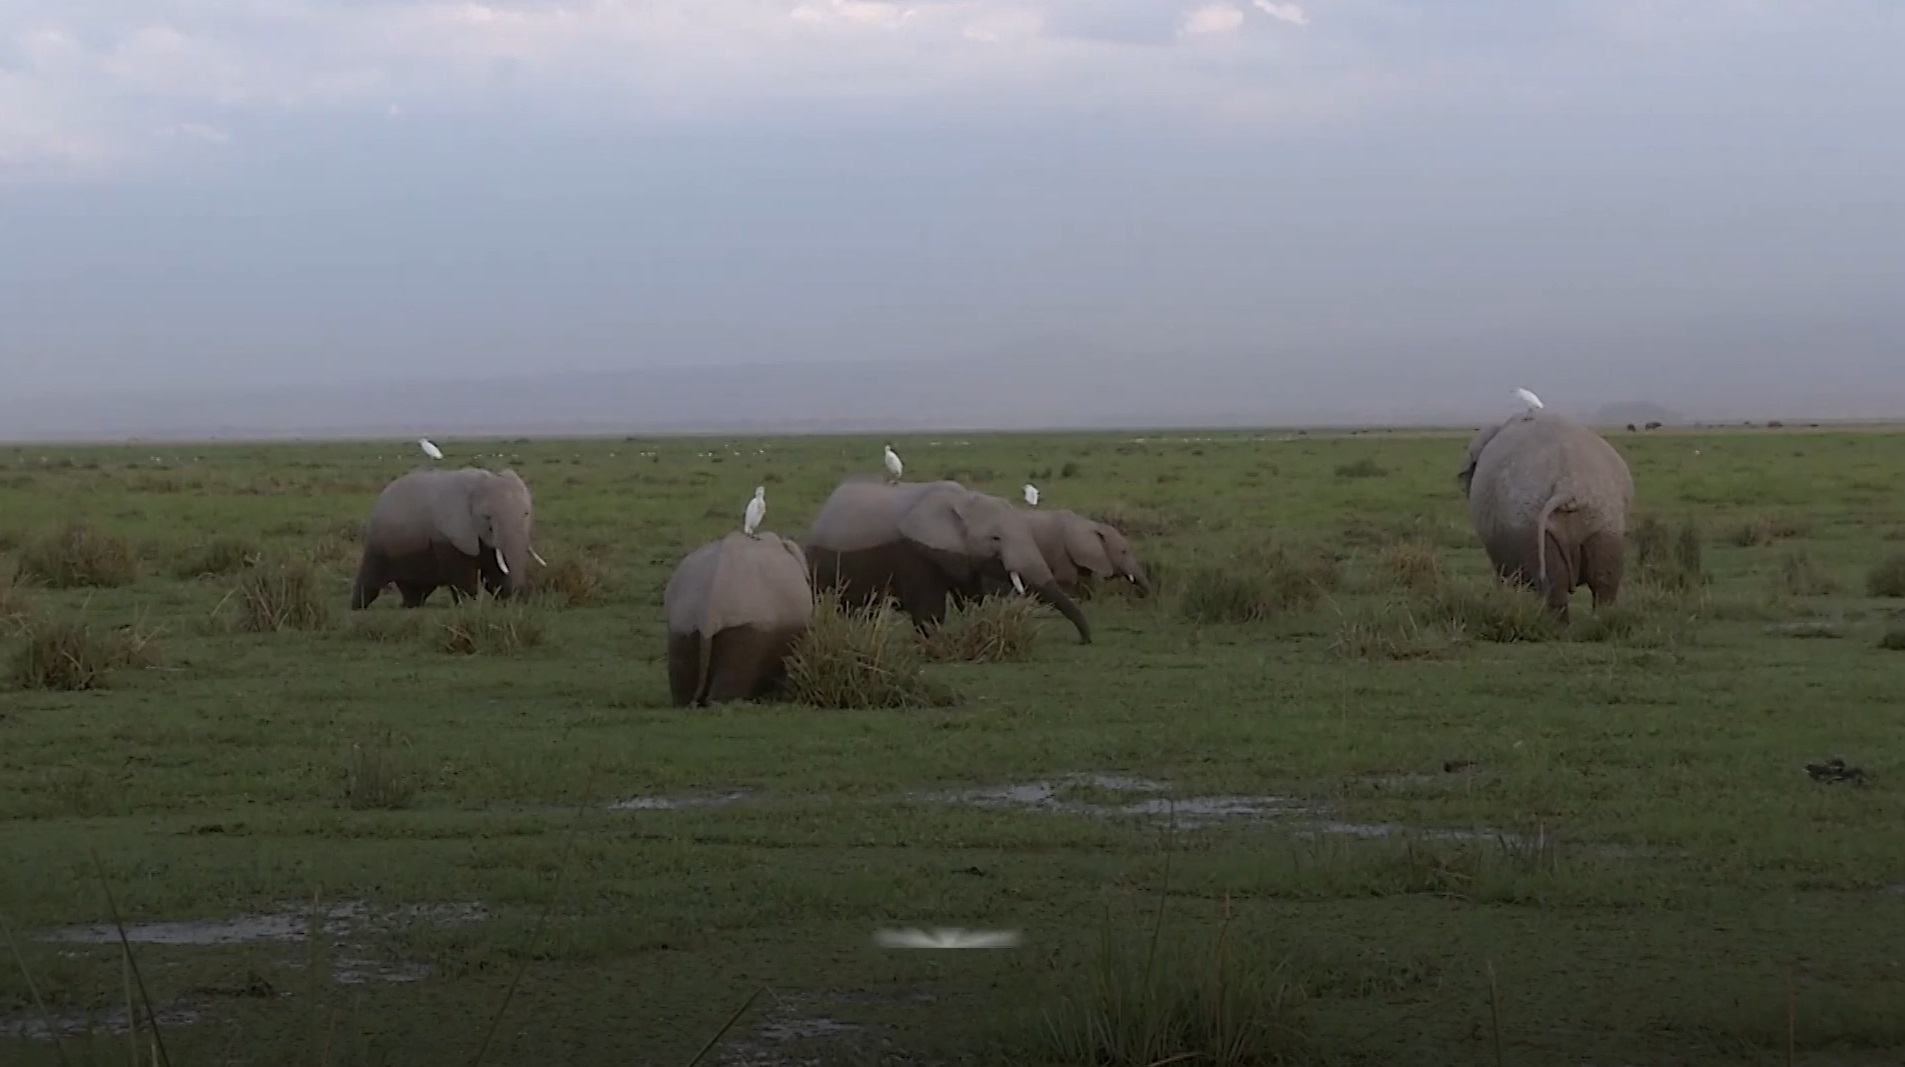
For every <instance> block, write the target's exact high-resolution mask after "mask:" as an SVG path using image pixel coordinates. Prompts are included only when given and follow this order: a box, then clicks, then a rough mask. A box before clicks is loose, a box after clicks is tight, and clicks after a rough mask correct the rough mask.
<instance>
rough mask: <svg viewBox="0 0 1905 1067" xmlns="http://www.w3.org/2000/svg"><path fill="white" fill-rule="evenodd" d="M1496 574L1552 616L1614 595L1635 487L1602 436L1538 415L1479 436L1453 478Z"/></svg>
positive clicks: (1516, 418)
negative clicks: (1573, 603) (1526, 590)
mask: <svg viewBox="0 0 1905 1067" xmlns="http://www.w3.org/2000/svg"><path fill="white" fill-rule="evenodd" d="M1456 478H1457V480H1458V481H1459V482H1460V483H1461V485H1462V492H1463V494H1464V495H1465V496H1467V497H1468V513H1469V519H1470V520H1471V521H1472V522H1473V523H1474V524H1475V532H1476V534H1477V535H1478V536H1479V537H1480V538H1481V541H1482V546H1483V548H1485V549H1486V550H1487V552H1488V558H1489V561H1490V562H1491V563H1493V564H1494V565H1495V572H1496V573H1497V574H1498V575H1500V576H1501V577H1502V578H1503V579H1504V580H1508V581H1513V582H1516V583H1518V584H1522V585H1531V586H1533V587H1534V588H1535V589H1536V590H1538V591H1539V592H1540V593H1541V594H1542V595H1543V596H1544V597H1545V598H1546V599H1547V602H1548V606H1549V607H1550V608H1552V609H1554V611H1555V612H1556V613H1557V614H1558V615H1559V616H1560V617H1561V619H1562V620H1563V621H1566V620H1567V617H1568V601H1569V599H1570V598H1571V597H1572V595H1573V593H1574V590H1575V589H1576V588H1577V587H1579V586H1581V585H1586V586H1587V587H1588V588H1589V589H1590V590H1591V591H1592V592H1593V594H1594V606H1595V607H1596V608H1599V607H1601V606H1603V605H1608V604H1612V603H1614V601H1615V599H1616V598H1617V597H1619V596H1620V589H1621V574H1622V571H1623V568H1624V566H1625V553H1626V547H1627V542H1626V535H1627V513H1628V511H1630V510H1631V509H1632V508H1633V506H1634V478H1633V475H1632V474H1631V473H1630V472H1629V471H1628V469H1627V461H1626V460H1623V459H1622V458H1621V454H1620V453H1619V452H1617V451H1615V450H1614V446H1613V445H1610V444H1608V443H1607V441H1606V440H1605V439H1603V438H1602V437H1601V435H1599V434H1597V433H1595V432H1594V431H1593V430H1590V429H1588V428H1587V427H1585V426H1583V425H1581V424H1580V423H1577V422H1574V421H1573V420H1571V419H1568V418H1566V417H1565V416H1561V415H1556V414H1553V413H1552V412H1549V411H1546V410H1538V411H1530V412H1525V413H1522V414H1518V415H1514V416H1512V417H1510V418H1509V419H1508V420H1507V421H1506V422H1503V423H1501V424H1500V425H1498V426H1489V427H1484V428H1483V429H1482V430H1481V431H1480V432H1479V433H1477V434H1476V435H1475V437H1474V439H1473V440H1471V441H1470V442H1469V446H1468V456H1467V459H1466V461H1465V462H1464V464H1463V466H1462V471H1461V473H1460V474H1458V475H1457V476H1456Z"/></svg>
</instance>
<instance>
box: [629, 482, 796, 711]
mask: <svg viewBox="0 0 1905 1067" xmlns="http://www.w3.org/2000/svg"><path fill="white" fill-rule="evenodd" d="M757 499H758V498H757ZM662 611H663V614H664V615H665V616H666V617H667V620H668V692H669V696H670V699H672V700H673V702H674V704H675V706H677V707H687V706H690V705H695V706H700V705H705V704H709V703H720V702H724V701H733V700H758V699H760V698H761V697H763V696H768V695H771V694H773V693H774V692H776V691H778V690H780V689H781V688H782V687H783V686H784V685H785V683H786V676H787V654H788V653H789V652H790V651H791V650H792V649H793V645H794V642H795V641H796V640H798V639H799V637H800V635H801V634H802V633H803V632H804V631H805V630H806V629H807V627H808V625H809V624H810V623H811V622H812V620H813V611H814V597H813V587H812V585H811V584H810V580H809V577H808V569H807V559H806V557H805V555H803V554H802V552H801V548H800V546H799V545H798V544H795V543H794V542H793V541H790V540H787V539H786V538H784V537H781V536H780V535H778V534H773V533H752V534H740V533H730V534H728V535H727V536H725V537H723V538H721V539H720V540H719V541H711V542H709V543H707V544H705V545H702V546H701V547H700V548H697V549H695V550H694V551H693V552H690V553H688V555H687V556H686V557H684V558H683V559H682V561H681V562H680V563H679V564H677V565H676V566H675V572H674V574H672V575H670V576H669V578H668V586H667V588H666V589H664V590H663V591H662Z"/></svg>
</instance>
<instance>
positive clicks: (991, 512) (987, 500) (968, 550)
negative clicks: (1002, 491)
mask: <svg viewBox="0 0 1905 1067" xmlns="http://www.w3.org/2000/svg"><path fill="white" fill-rule="evenodd" d="M900 533H901V535H902V536H904V537H906V538H907V539H908V540H910V541H913V542H915V543H917V544H919V545H921V546H924V547H925V548H927V549H929V550H931V551H932V552H933V554H934V557H935V559H936V560H937V561H938V562H939V563H940V565H941V566H943V567H945V568H946V569H947V570H948V571H949V572H951V577H952V580H953V584H954V585H956V586H966V585H968V584H970V583H972V582H973V581H974V580H975V579H976V578H978V577H980V576H982V575H986V574H990V575H992V576H994V577H999V578H1004V579H1006V580H1008V581H1010V582H1011V583H1012V586H1013V588H1015V589H1018V590H1019V591H1021V592H1030V593H1032V594H1034V595H1036V596H1037V597H1038V598H1039V599H1040V600H1043V601H1044V602H1046V603H1047V604H1050V605H1051V606H1053V607H1055V608H1057V609H1058V610H1059V611H1060V612H1061V613H1063V614H1064V616H1065V617H1066V618H1067V619H1070V620H1071V623H1072V625H1073V626H1074V627H1076V628H1077V629H1078V637H1079V640H1080V641H1082V642H1083V643H1085V644H1090V643H1091V624H1090V623H1088V622H1086V621H1085V613H1084V612H1083V611H1080V610H1079V608H1078V605H1077V604H1076V603H1073V601H1072V598H1071V597H1069V596H1066V595H1065V591H1064V590H1062V589H1060V588H1059V587H1058V583H1057V582H1056V581H1055V580H1054V579H1053V578H1052V568H1051V567H1050V565H1048V564H1047V563H1046V562H1045V556H1044V554H1043V553H1041V552H1040V551H1039V547H1038V541H1037V540H1036V539H1035V538H1034V537H1033V536H1032V528H1031V526H1030V525H1029V524H1027V522H1026V519H1025V515H1024V513H1022V512H1020V511H1019V510H1018V509H1017V508H1014V507H1013V506H1012V505H1011V504H1008V503H1006V502H1005V501H1004V500H1001V499H999V498H998V497H995V496H988V495H987V494H985V493H977V492H973V491H972V490H970V489H965V488H963V487H957V486H953V487H947V488H943V489H938V490H935V491H933V492H930V493H927V494H926V495H925V496H923V497H921V498H920V499H919V501H918V502H917V503H915V504H914V505H913V506H912V507H911V508H909V509H907V512H906V514H905V516H904V517H903V518H902V519H901V520H900Z"/></svg>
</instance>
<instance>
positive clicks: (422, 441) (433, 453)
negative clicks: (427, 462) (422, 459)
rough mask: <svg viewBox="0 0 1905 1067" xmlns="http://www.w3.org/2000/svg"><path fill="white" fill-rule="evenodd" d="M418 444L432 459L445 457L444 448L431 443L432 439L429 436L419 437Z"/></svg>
mask: <svg viewBox="0 0 1905 1067" xmlns="http://www.w3.org/2000/svg"><path fill="white" fill-rule="evenodd" d="M417 444H419V445H421V446H422V447H423V454H424V455H426V456H429V457H430V458H431V459H442V458H443V450H442V449H441V448H438V447H437V446H435V445H433V444H431V443H430V439H429V438H428V437H419V438H417Z"/></svg>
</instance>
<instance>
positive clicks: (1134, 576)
mask: <svg viewBox="0 0 1905 1067" xmlns="http://www.w3.org/2000/svg"><path fill="white" fill-rule="evenodd" d="M1125 577H1126V578H1128V579H1130V580H1131V584H1132V585H1133V586H1134V587H1135V588H1136V589H1137V590H1138V595H1139V596H1141V597H1148V596H1150V595H1151V579H1150V578H1148V577H1146V576H1145V573H1144V572H1143V571H1133V572H1131V573H1130V574H1127V575H1125Z"/></svg>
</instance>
